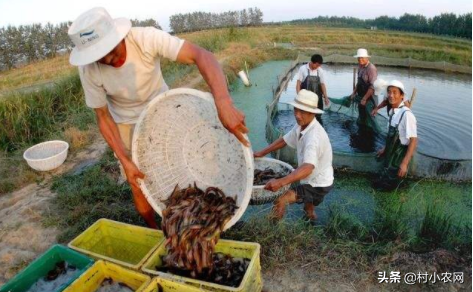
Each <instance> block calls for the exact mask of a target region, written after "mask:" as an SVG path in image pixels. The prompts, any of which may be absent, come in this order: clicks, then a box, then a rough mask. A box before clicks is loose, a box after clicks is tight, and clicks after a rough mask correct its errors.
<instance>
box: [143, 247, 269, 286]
mask: <svg viewBox="0 0 473 292" xmlns="http://www.w3.org/2000/svg"><path fill="white" fill-rule="evenodd" d="M260 249H261V247H260V245H259V244H258V243H255V242H243V241H234V240H224V239H221V240H219V241H218V243H217V245H216V246H215V252H221V253H224V254H229V255H231V256H233V257H241V258H247V259H250V264H249V265H248V268H247V270H246V273H245V276H244V277H243V280H242V281H241V284H240V286H238V287H230V286H224V285H219V284H214V283H210V282H205V281H200V280H196V279H192V278H187V277H182V276H178V275H173V274H170V273H164V272H160V271H157V270H156V267H161V266H162V265H163V261H162V260H161V257H162V256H164V255H167V250H166V246H165V245H164V244H163V245H161V246H160V247H159V248H158V249H157V250H156V251H155V252H154V253H153V254H152V255H151V256H150V258H149V259H148V260H147V261H146V263H145V264H144V265H143V267H142V271H143V272H145V273H147V274H150V275H156V276H158V277H162V278H165V279H168V280H171V281H173V282H175V283H181V284H186V285H191V286H194V287H197V288H199V289H201V291H215V292H259V291H261V290H262V289H263V279H262V277H261V264H260ZM184 291H185V290H184Z"/></svg>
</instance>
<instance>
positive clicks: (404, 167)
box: [397, 162, 408, 178]
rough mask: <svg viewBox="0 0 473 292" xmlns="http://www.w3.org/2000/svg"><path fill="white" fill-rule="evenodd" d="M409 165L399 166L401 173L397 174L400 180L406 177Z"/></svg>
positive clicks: (402, 164)
mask: <svg viewBox="0 0 473 292" xmlns="http://www.w3.org/2000/svg"><path fill="white" fill-rule="evenodd" d="M407 166H408V165H407V164H406V163H404V162H403V163H401V165H400V166H399V171H398V172H397V176H398V177H400V178H403V177H405V176H406V174H407Z"/></svg>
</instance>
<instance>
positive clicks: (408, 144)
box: [373, 80, 417, 191]
mask: <svg viewBox="0 0 473 292" xmlns="http://www.w3.org/2000/svg"><path fill="white" fill-rule="evenodd" d="M404 92H405V89H404V85H403V84H402V83H401V82H400V81H397V80H392V81H390V82H389V83H388V87H387V96H388V102H389V104H390V106H391V110H390V112H389V122H388V127H389V130H388V135H387V137H386V145H385V147H383V148H382V149H381V150H379V151H378V153H377V156H378V157H379V158H381V160H382V162H383V171H382V173H381V175H380V177H378V178H377V179H376V180H375V181H374V182H373V187H374V188H375V189H377V190H382V191H391V190H394V189H396V188H398V187H399V186H400V185H401V184H402V183H403V182H404V180H403V178H404V177H405V176H406V174H407V170H408V167H409V162H410V161H411V159H412V156H413V155H414V152H415V150H416V147H417V121H416V118H415V116H414V114H413V113H412V111H411V109H410V108H409V107H408V106H406V105H405V103H404V101H403V100H404Z"/></svg>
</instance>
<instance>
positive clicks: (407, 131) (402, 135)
mask: <svg viewBox="0 0 473 292" xmlns="http://www.w3.org/2000/svg"><path fill="white" fill-rule="evenodd" d="M401 106H403V107H402V108H400V107H401ZM403 112H406V113H405V114H404V117H403V118H402V120H401V123H400V124H399V119H400V118H401V116H402V113H403ZM393 114H394V116H393V117H392V119H391V126H393V127H395V126H396V125H397V124H399V127H398V130H399V140H401V144H402V145H409V142H410V140H409V139H410V138H417V120H416V117H415V116H414V114H413V113H412V111H411V110H410V109H409V108H408V107H407V106H404V102H402V103H401V104H400V105H399V108H392V109H391V111H390V112H389V116H391V115H393Z"/></svg>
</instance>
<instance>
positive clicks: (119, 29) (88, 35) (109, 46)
mask: <svg viewBox="0 0 473 292" xmlns="http://www.w3.org/2000/svg"><path fill="white" fill-rule="evenodd" d="M130 28H131V21H130V20H129V19H126V18H116V19H112V17H110V15H109V14H108V12H107V11H106V10H105V9H104V8H102V7H96V8H92V9H90V10H88V11H86V12H84V13H82V14H81V15H80V16H79V17H78V18H77V19H76V20H75V21H74V22H73V23H72V25H71V27H70V28H69V31H68V34H69V37H70V38H71V40H72V42H73V43H74V45H75V47H74V49H73V50H72V52H71V55H70V57H69V62H70V63H71V64H72V65H75V66H82V65H87V64H90V63H93V62H95V61H98V60H100V59H101V58H102V57H103V56H105V55H107V54H108V53H109V52H110V51H111V50H113V49H114V48H115V47H116V46H117V45H118V44H119V43H120V42H121V40H123V38H125V36H126V35H127V34H128V32H129V31H130Z"/></svg>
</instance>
